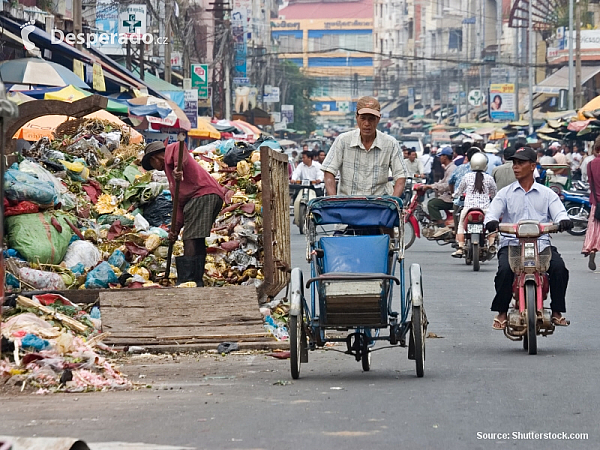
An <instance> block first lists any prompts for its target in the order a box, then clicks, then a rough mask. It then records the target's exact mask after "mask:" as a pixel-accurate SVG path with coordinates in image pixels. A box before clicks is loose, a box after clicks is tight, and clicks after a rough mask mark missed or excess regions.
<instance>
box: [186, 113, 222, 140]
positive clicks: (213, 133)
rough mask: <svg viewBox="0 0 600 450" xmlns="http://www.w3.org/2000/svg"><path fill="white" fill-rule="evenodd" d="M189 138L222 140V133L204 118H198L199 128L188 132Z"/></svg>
mask: <svg viewBox="0 0 600 450" xmlns="http://www.w3.org/2000/svg"><path fill="white" fill-rule="evenodd" d="M188 136H190V137H193V138H210V139H221V133H220V132H219V131H217V129H216V128H215V127H213V126H212V124H211V123H210V122H209V121H208V120H205V119H203V118H202V117H198V126H197V127H196V128H192V129H191V130H190V131H188Z"/></svg>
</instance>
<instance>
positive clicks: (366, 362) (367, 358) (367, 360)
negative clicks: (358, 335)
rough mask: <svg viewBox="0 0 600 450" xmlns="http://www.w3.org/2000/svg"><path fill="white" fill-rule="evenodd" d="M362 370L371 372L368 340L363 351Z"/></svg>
mask: <svg viewBox="0 0 600 450" xmlns="http://www.w3.org/2000/svg"><path fill="white" fill-rule="evenodd" d="M361 363H362V368H363V370H364V371H365V372H368V371H369V370H371V350H369V345H368V340H367V339H364V341H363V351H362V356H361Z"/></svg>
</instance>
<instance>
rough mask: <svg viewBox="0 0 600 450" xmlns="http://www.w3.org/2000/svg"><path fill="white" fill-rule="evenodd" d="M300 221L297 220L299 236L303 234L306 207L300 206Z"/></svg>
mask: <svg viewBox="0 0 600 450" xmlns="http://www.w3.org/2000/svg"><path fill="white" fill-rule="evenodd" d="M299 214H300V219H299V220H298V231H299V232H300V234H304V225H305V220H306V205H302V204H301V205H300V212H299Z"/></svg>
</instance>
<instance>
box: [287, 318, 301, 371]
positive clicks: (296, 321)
mask: <svg viewBox="0 0 600 450" xmlns="http://www.w3.org/2000/svg"><path fill="white" fill-rule="evenodd" d="M301 351H302V315H300V317H298V316H290V366H291V370H292V378H293V379H294V380H297V379H298V378H300V364H301V363H300V352H301Z"/></svg>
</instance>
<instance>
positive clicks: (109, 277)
mask: <svg viewBox="0 0 600 450" xmlns="http://www.w3.org/2000/svg"><path fill="white" fill-rule="evenodd" d="M118 281H119V279H118V278H117V275H116V274H115V272H114V271H113V270H112V267H110V264H108V263H107V262H106V261H104V262H102V263H100V264H98V265H97V266H96V267H95V268H94V269H92V270H91V271H90V273H88V275H87V278H86V279H85V288H86V289H106V288H108V285H109V284H113V283H117V282H118Z"/></svg>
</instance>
